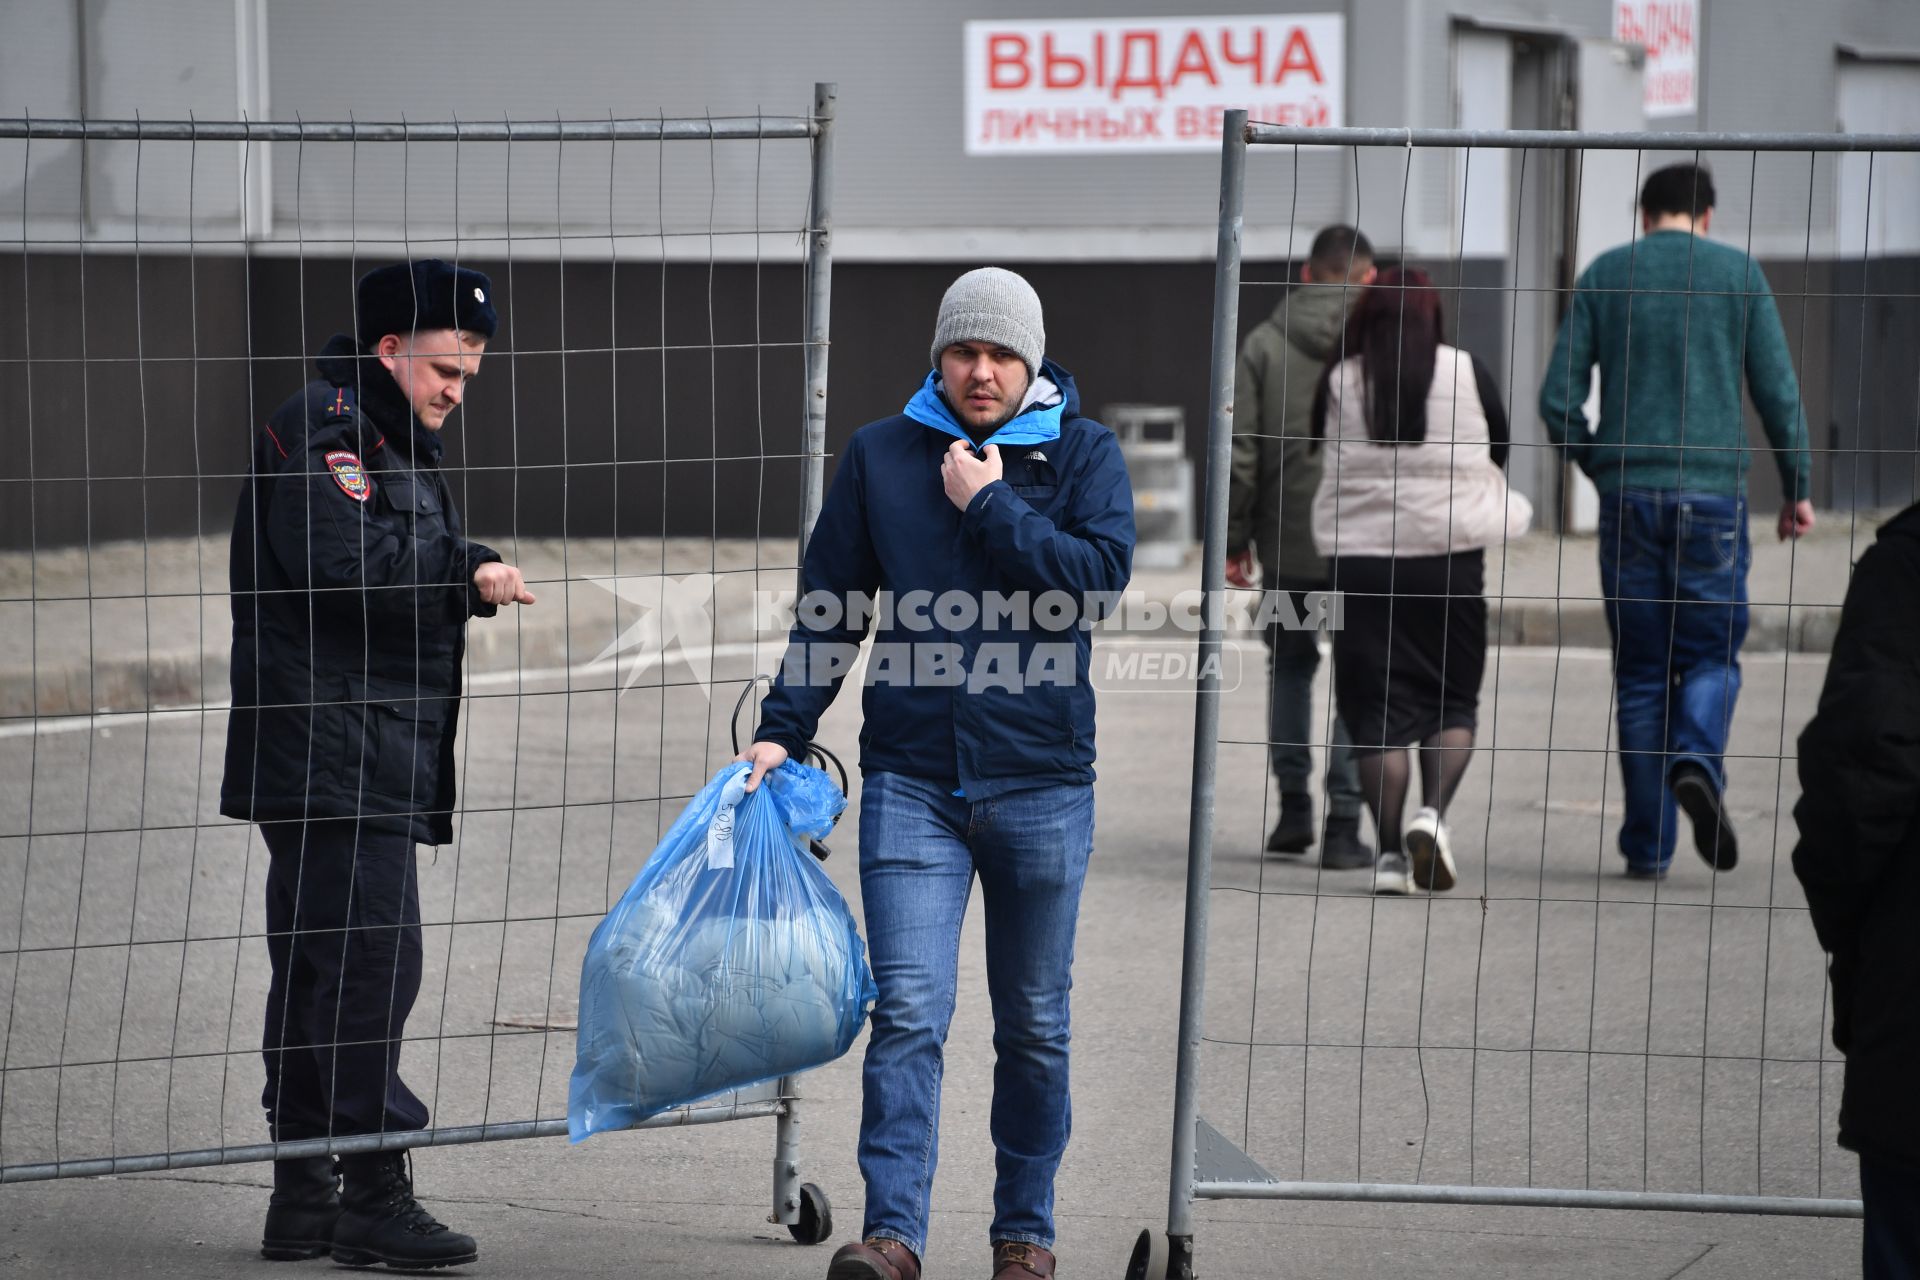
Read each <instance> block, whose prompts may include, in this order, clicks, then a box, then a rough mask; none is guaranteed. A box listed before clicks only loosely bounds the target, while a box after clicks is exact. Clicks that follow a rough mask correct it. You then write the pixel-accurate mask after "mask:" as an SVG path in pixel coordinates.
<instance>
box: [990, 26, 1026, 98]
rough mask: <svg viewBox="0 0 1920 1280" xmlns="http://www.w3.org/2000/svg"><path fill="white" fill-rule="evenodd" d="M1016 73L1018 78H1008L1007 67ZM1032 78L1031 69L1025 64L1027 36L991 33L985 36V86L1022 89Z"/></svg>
mask: <svg viewBox="0 0 1920 1280" xmlns="http://www.w3.org/2000/svg"><path fill="white" fill-rule="evenodd" d="M1009 67H1011V68H1012V69H1013V71H1014V72H1016V73H1018V79H1008V78H1007V76H1006V72H1007V68H1009ZM1032 79H1033V69H1032V68H1031V67H1029V66H1028V65H1027V38H1026V37H1025V36H1022V35H1005V34H1002V35H992V36H988V37H987V87H988V88H989V89H1024V88H1026V87H1027V82H1028V81H1030V80H1032Z"/></svg>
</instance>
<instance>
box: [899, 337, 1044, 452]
mask: <svg viewBox="0 0 1920 1280" xmlns="http://www.w3.org/2000/svg"><path fill="white" fill-rule="evenodd" d="M1039 376H1040V377H1042V378H1045V379H1046V380H1047V381H1049V382H1051V383H1053V385H1054V386H1055V387H1057V388H1059V391H1060V398H1059V399H1058V400H1057V401H1054V402H1053V403H1051V404H1046V405H1039V404H1034V405H1029V406H1028V407H1027V408H1025V409H1023V410H1022V411H1021V412H1019V413H1018V414H1015V415H1014V417H1013V418H1012V419H1011V420H1009V421H1008V422H1005V423H1003V424H1001V426H1000V428H999V430H997V431H995V432H994V433H993V434H992V435H990V436H988V437H987V438H986V439H985V440H982V441H981V442H980V446H981V447H982V448H985V447H986V446H987V445H990V444H994V445H999V446H1001V447H1002V448H1005V447H1008V446H1010V445H1028V444H1041V443H1043V442H1045V441H1048V440H1058V439H1059V438H1060V424H1061V422H1062V421H1064V420H1066V419H1068V418H1077V417H1079V416H1080V389H1079V388H1078V387H1077V386H1075V385H1074V381H1073V375H1072V374H1070V373H1068V372H1067V371H1066V370H1065V369H1062V368H1061V367H1060V366H1059V365H1057V364H1055V363H1054V362H1053V361H1051V360H1046V359H1043V360H1041V361H1040V375H1039ZM939 379H940V371H939V370H938V369H935V370H932V371H931V372H929V373H928V374H927V379H926V381H925V382H922V383H921V384H920V389H919V390H918V391H916V392H914V393H913V399H911V400H909V401H907V407H906V408H905V409H903V410H901V412H902V413H904V414H905V415H906V416H907V417H909V418H912V419H913V420H914V421H915V422H918V423H922V424H924V425H926V426H929V427H932V428H933V429H934V430H936V431H944V432H946V433H947V434H948V435H950V436H953V437H954V438H955V439H958V440H965V441H967V442H969V443H971V442H972V441H973V436H972V435H971V434H969V433H968V431H967V429H966V428H965V427H963V426H961V425H960V420H959V419H958V418H956V417H954V416H953V409H952V407H951V406H949V405H948V404H947V400H946V397H945V396H943V395H941V394H940V391H939V388H938V383H939Z"/></svg>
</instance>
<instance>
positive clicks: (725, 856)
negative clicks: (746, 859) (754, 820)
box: [707, 804, 733, 871]
mask: <svg viewBox="0 0 1920 1280" xmlns="http://www.w3.org/2000/svg"><path fill="white" fill-rule="evenodd" d="M732 865H733V805H732V804H722V805H721V806H720V812H718V813H716V814H714V815H713V821H712V822H710V823H708V824H707V870H709V871H724V870H726V869H727V868H728V867H731V866H732Z"/></svg>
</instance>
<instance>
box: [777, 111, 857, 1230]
mask: <svg viewBox="0 0 1920 1280" xmlns="http://www.w3.org/2000/svg"><path fill="white" fill-rule="evenodd" d="M838 93H839V86H838V85H835V84H831V83H827V82H821V83H818V84H816V85H814V86H813V119H814V123H815V124H816V125H818V126H819V132H818V133H816V134H815V135H814V138H813V185H812V187H811V189H810V191H809V193H808V197H807V215H808V216H807V263H806V273H807V277H806V289H807V349H806V360H807V365H806V379H807V393H806V394H807V403H806V406H805V415H804V418H803V421H804V424H805V425H804V426H803V427H802V432H803V436H802V442H801V447H800V455H801V464H800V465H801V466H802V468H803V469H804V470H803V471H802V474H801V479H800V554H799V556H798V558H797V559H796V560H795V561H794V570H793V573H794V585H795V589H796V590H797V591H798V590H804V589H805V585H806V584H805V582H804V581H803V580H802V578H801V573H800V565H801V563H803V562H804V561H805V560H806V556H807V540H808V539H809V538H811V537H812V536H813V522H814V521H815V520H818V519H819V518H820V500H821V497H822V494H823V492H824V488H825V479H824V477H825V475H826V469H827V332H828V328H827V321H828V318H829V317H828V312H829V311H830V310H831V309H832V302H833V103H834V98H835V97H836V96H837V95H838ZM779 1093H780V1098H781V1107H780V1116H779V1118H778V1119H777V1120H776V1121H775V1122H774V1140H773V1212H772V1213H771V1214H770V1215H768V1219H767V1220H768V1221H769V1222H774V1223H779V1224H782V1225H785V1226H788V1227H791V1226H793V1225H794V1224H796V1223H798V1222H799V1221H800V1208H801V1203H800V1202H801V1193H800V1162H799V1150H800V1110H801V1102H800V1081H799V1079H798V1078H797V1077H794V1076H782V1077H781V1078H780V1084H779Z"/></svg>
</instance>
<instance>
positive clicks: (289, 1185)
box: [260, 1156, 340, 1262]
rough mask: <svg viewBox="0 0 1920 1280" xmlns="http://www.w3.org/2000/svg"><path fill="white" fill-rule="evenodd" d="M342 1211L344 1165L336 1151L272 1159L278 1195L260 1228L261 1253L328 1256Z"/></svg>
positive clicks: (274, 1257)
mask: <svg viewBox="0 0 1920 1280" xmlns="http://www.w3.org/2000/svg"><path fill="white" fill-rule="evenodd" d="M339 1217H340V1171H339V1170H338V1169H336V1168H335V1167H334V1163H333V1157H332V1156H313V1157H310V1158H308V1159H305V1160H275V1161H274V1162H273V1198H272V1199H270V1200H268V1201H267V1226H266V1230H265V1231H263V1232H261V1234H260V1256H261V1257H263V1258H266V1259H268V1260H270V1261H273V1262H304V1261H306V1260H307V1259H308V1258H324V1257H326V1256H327V1254H328V1253H329V1252H331V1251H332V1249H333V1224H334V1222H335V1220H336V1219H338V1218H339Z"/></svg>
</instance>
